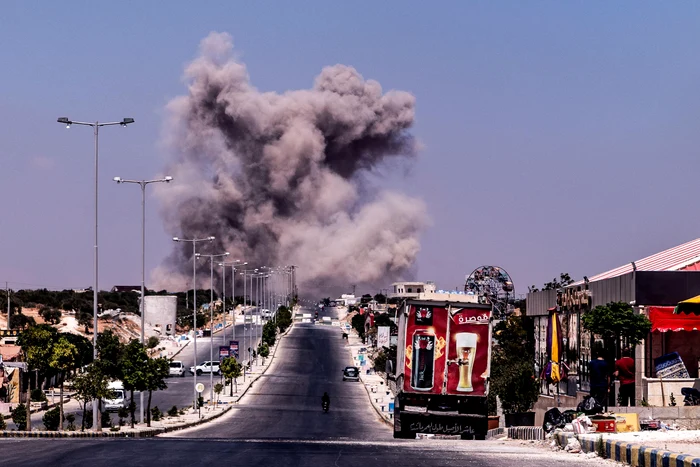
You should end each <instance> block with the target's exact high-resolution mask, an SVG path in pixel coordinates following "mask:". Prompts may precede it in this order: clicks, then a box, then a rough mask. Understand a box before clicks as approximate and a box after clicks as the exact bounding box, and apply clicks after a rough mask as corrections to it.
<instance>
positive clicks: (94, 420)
mask: <svg viewBox="0 0 700 467" xmlns="http://www.w3.org/2000/svg"><path fill="white" fill-rule="evenodd" d="M99 133H100V124H99V122H95V248H94V252H93V262H94V268H95V271H94V276H95V277H94V284H93V287H94V290H93V291H92V315H93V330H92V347H93V348H92V357H93V360H97V292H98V290H99V289H98V276H97V274H98V256H97V253H98V243H97V207H98V196H97V193H98V191H97V190H98V186H99V184H98V180H99V171H98V160H99V149H98V147H99ZM98 402H99V401H98V399H97V398H95V399H93V401H92V426H93V428H94V430H95V431H102V427H100V426H97V425H98V410H99V403H98Z"/></svg>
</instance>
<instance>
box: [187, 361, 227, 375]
mask: <svg viewBox="0 0 700 467" xmlns="http://www.w3.org/2000/svg"><path fill="white" fill-rule="evenodd" d="M190 373H192V374H194V373H197V375H201V374H202V373H214V374H215V375H220V374H221V368H219V362H209V361H208V362H203V363H200V364H199V365H197V366H196V367H193V366H191V367H190Z"/></svg>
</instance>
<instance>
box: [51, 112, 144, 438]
mask: <svg viewBox="0 0 700 467" xmlns="http://www.w3.org/2000/svg"><path fill="white" fill-rule="evenodd" d="M56 121H57V122H58V123H62V124H64V125H66V128H70V127H71V125H82V126H91V127H92V128H93V130H94V135H95V245H94V256H93V263H94V277H93V279H94V284H93V290H92V316H93V333H92V334H93V337H92V346H93V350H92V356H93V359H97V294H98V292H99V288H98V287H99V285H98V247H97V245H98V242H97V238H98V237H97V210H98V196H97V193H98V186H99V184H98V178H99V171H98V161H99V134H100V128H101V127H103V126H113V125H121V126H123V127H126V126H127V125H129V124H130V123H134V119H133V118H123V119H122V121H121V122H103V123H100V122H78V121H73V120H70V119H69V118H68V117H60V118H58V119H57V120H56ZM97 403H98V401H97V399H95V400H93V401H92V426H93V428H94V430H95V431H100V430H101V427H100V426H99V425H98V423H97V415H98V404H97Z"/></svg>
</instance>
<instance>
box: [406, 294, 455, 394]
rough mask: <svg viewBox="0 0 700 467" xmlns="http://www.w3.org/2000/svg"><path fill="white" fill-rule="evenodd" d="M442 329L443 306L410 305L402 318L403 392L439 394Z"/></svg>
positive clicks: (442, 370)
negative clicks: (404, 331) (403, 345)
mask: <svg viewBox="0 0 700 467" xmlns="http://www.w3.org/2000/svg"><path fill="white" fill-rule="evenodd" d="M446 332H447V310H446V309H445V308H438V307H433V306H421V305H411V307H410V310H409V313H408V318H407V321H406V349H405V354H404V355H405V358H404V375H405V376H404V390H405V391H408V392H415V391H418V392H425V393H429V394H441V393H442V386H443V383H444V380H445V351H446V348H445V347H446V341H445V334H446Z"/></svg>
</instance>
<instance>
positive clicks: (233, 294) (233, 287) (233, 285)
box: [224, 265, 236, 345]
mask: <svg viewBox="0 0 700 467" xmlns="http://www.w3.org/2000/svg"><path fill="white" fill-rule="evenodd" d="M231 269H233V274H232V275H231V277H232V279H231V290H232V292H231V298H232V300H231V301H232V302H233V305H232V306H233V308H232V311H231V321H233V324H232V325H231V335H232V336H233V337H231V339H233V340H234V341H235V340H236V266H235V265H234V266H231ZM224 345H225V344H224Z"/></svg>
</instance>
